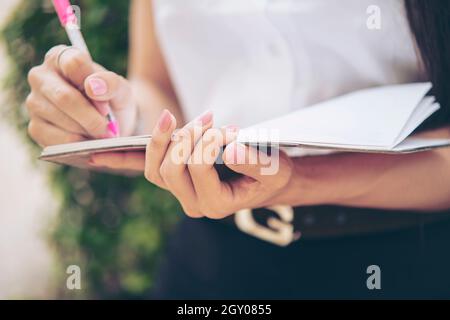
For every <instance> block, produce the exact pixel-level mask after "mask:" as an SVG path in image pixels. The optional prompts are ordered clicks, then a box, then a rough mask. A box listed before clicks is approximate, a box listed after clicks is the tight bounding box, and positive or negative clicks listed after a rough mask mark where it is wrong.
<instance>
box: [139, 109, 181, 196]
mask: <svg viewBox="0 0 450 320" xmlns="http://www.w3.org/2000/svg"><path fill="white" fill-rule="evenodd" d="M176 125H177V123H176V120H175V117H174V116H173V115H172V114H171V113H170V112H169V111H168V110H164V111H163V113H162V114H161V116H160V118H159V120H158V123H157V125H156V126H155V128H154V129H153V132H152V139H151V140H150V142H149V143H148V145H147V150H146V152H145V154H146V161H145V177H146V179H147V180H148V181H150V182H151V183H153V184H155V185H157V186H158V187H160V188H163V189H166V188H167V186H166V185H165V183H164V181H163V179H162V177H161V174H160V168H161V164H162V161H163V160H164V157H165V155H166V152H167V149H168V147H169V144H170V141H171V138H172V134H173V132H174V130H175V128H176Z"/></svg>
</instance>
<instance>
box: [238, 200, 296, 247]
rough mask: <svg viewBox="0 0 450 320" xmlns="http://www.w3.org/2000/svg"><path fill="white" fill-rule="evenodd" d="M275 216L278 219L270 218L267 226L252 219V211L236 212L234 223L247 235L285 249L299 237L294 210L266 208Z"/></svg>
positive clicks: (279, 207) (287, 207)
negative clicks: (295, 227)
mask: <svg viewBox="0 0 450 320" xmlns="http://www.w3.org/2000/svg"><path fill="white" fill-rule="evenodd" d="M266 209H267V210H270V211H273V212H274V213H276V214H277V216H278V217H279V219H277V218H273V217H270V218H269V219H268V220H267V226H268V227H266V226H264V225H261V224H260V223H258V222H257V221H256V220H255V219H254V217H253V210H252V209H244V210H240V211H238V212H236V214H235V216H234V221H235V223H236V226H237V227H238V229H239V230H240V231H242V232H244V233H246V234H248V235H251V236H253V237H255V238H258V239H260V240H263V241H266V242H269V243H271V244H274V245H277V246H280V247H287V246H289V245H290V244H292V243H293V242H295V241H297V240H299V239H300V237H301V233H300V232H299V231H295V229H294V225H293V221H294V208H292V207H291V206H282V205H278V206H272V207H268V208H266Z"/></svg>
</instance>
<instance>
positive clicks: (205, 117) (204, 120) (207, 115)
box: [199, 111, 214, 126]
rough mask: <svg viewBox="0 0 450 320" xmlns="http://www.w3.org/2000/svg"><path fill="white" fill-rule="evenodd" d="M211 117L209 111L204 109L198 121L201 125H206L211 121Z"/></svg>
mask: <svg viewBox="0 0 450 320" xmlns="http://www.w3.org/2000/svg"><path fill="white" fill-rule="evenodd" d="M213 117H214V116H213V113H212V112H211V111H206V112H205V113H204V114H203V115H201V116H200V118H199V121H200V123H201V124H202V125H203V126H206V125H208V124H210V123H211V121H212V120H213Z"/></svg>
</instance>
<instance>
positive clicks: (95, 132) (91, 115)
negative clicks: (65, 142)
mask: <svg viewBox="0 0 450 320" xmlns="http://www.w3.org/2000/svg"><path fill="white" fill-rule="evenodd" d="M40 81H41V84H40V85H41V88H40V92H41V93H42V94H43V95H44V96H45V97H46V98H47V99H48V100H49V101H50V102H51V103H52V104H53V105H54V106H56V107H57V108H58V109H59V110H60V111H62V112H63V113H65V114H67V115H68V116H69V117H70V118H72V119H73V120H74V121H76V122H77V123H79V124H80V126H81V127H83V129H84V130H85V131H86V132H87V133H88V135H89V136H91V137H94V138H109V137H111V134H110V133H109V132H108V128H107V125H108V122H107V120H106V118H105V117H103V116H102V115H101V114H100V113H99V112H98V111H97V110H96V109H95V107H94V106H93V105H92V104H91V102H90V101H88V100H87V99H86V97H85V96H84V95H83V94H82V93H81V92H79V91H78V90H77V89H75V88H74V87H72V86H71V85H70V84H68V83H67V82H66V81H65V80H64V79H62V78H61V77H60V76H59V75H57V74H54V73H47V74H45V75H43V76H42V77H41V80H40Z"/></svg>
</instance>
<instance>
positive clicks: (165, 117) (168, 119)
mask: <svg viewBox="0 0 450 320" xmlns="http://www.w3.org/2000/svg"><path fill="white" fill-rule="evenodd" d="M172 119H173V116H172V114H171V113H170V112H169V110H164V111H163V113H162V115H161V117H160V118H159V120H158V129H159V131H161V132H162V133H166V132H167V131H168V130H169V129H170V126H171V125H172Z"/></svg>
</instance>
